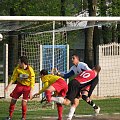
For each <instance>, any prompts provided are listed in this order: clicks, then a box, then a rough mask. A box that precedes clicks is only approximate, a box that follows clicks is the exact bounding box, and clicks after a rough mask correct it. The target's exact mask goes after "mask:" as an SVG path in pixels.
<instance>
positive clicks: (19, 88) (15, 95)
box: [6, 84, 22, 120]
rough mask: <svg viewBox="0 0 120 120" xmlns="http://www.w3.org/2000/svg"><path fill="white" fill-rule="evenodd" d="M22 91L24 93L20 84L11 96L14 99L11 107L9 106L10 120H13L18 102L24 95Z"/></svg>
mask: <svg viewBox="0 0 120 120" xmlns="http://www.w3.org/2000/svg"><path fill="white" fill-rule="evenodd" d="M21 91H22V88H21V86H20V85H19V84H17V85H16V87H15V89H14V90H13V91H12V93H11V94H10V97H12V99H11V102H10V106H9V117H8V120H10V119H11V118H12V116H13V112H14V109H15V104H16V101H17V99H18V98H19V97H20V96H21V94H22V92H21ZM6 120H7V119H6Z"/></svg>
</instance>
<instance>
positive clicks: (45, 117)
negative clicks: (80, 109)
mask: <svg viewBox="0 0 120 120" xmlns="http://www.w3.org/2000/svg"><path fill="white" fill-rule="evenodd" d="M106 115H120V113H112V114H110V113H104V114H98V115H94V114H93V115H74V117H75V118H82V117H97V116H106ZM65 117H67V115H66V116H65ZM51 118H53V119H57V118H58V117H57V116H42V117H41V119H51ZM33 119H40V117H34V118H33Z"/></svg>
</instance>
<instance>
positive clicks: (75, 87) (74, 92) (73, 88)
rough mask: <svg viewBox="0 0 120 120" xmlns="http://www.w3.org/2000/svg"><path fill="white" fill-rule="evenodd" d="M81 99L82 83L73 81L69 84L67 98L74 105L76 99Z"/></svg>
mask: <svg viewBox="0 0 120 120" xmlns="http://www.w3.org/2000/svg"><path fill="white" fill-rule="evenodd" d="M79 97H80V83H79V82H78V81H77V80H71V81H70V82H69V84H68V92H67V94H66V98H67V99H69V100H70V101H71V102H72V103H73V101H74V99H75V98H79Z"/></svg>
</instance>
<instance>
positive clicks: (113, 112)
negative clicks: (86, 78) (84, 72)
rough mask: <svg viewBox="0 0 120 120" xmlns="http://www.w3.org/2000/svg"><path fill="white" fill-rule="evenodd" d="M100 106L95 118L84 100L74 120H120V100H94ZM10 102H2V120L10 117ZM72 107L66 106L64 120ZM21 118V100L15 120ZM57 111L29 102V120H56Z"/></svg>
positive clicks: (0, 111) (0, 106)
mask: <svg viewBox="0 0 120 120" xmlns="http://www.w3.org/2000/svg"><path fill="white" fill-rule="evenodd" d="M94 102H95V103H96V104H97V105H99V106H100V108H101V111H100V115H99V116H97V117H95V116H93V115H94V111H93V108H92V107H91V106H89V105H88V104H87V103H86V102H84V101H83V100H80V105H79V106H78V108H77V110H76V117H74V118H73V120H78V119H79V120H120V98H108V99H102V100H94ZM9 104H10V100H4V99H1V100H0V120H5V117H7V116H8V108H9ZM69 108H70V106H64V111H63V116H64V119H65V118H66V115H67V114H68V112H69ZM20 118H21V100H19V101H18V102H17V104H16V108H15V111H14V115H13V120H20ZM56 119H57V109H56V106H55V108H54V109H51V106H49V107H47V108H46V107H45V106H44V104H41V103H40V102H39V101H28V112H27V120H56Z"/></svg>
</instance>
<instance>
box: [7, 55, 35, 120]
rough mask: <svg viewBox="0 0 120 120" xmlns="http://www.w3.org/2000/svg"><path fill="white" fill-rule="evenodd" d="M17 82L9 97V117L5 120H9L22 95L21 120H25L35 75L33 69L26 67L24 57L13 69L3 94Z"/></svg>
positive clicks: (26, 60)
mask: <svg viewBox="0 0 120 120" xmlns="http://www.w3.org/2000/svg"><path fill="white" fill-rule="evenodd" d="M15 81H17V85H16V87H15V89H14V90H13V91H12V93H11V94H10V96H11V97H12V99H11V103H10V106H9V117H7V118H6V120H11V119H12V116H13V112H14V108H15V104H16V101H17V99H18V98H19V97H20V96H21V95H23V98H22V120H26V113H27V101H28V99H29V97H30V99H31V98H32V91H33V88H34V84H35V73H34V70H33V68H32V67H31V66H30V65H28V59H27V57H26V56H21V57H20V58H19V64H18V66H17V67H16V68H15V69H14V71H13V75H12V77H11V81H10V83H9V84H8V85H7V86H6V88H5V92H7V91H8V89H9V87H10V86H11V85H12V84H13V83H14V82H15Z"/></svg>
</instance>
